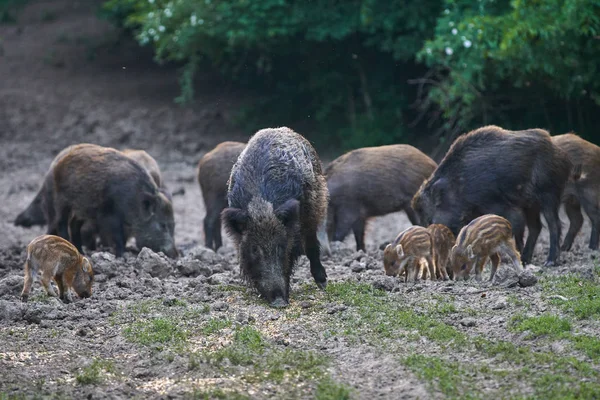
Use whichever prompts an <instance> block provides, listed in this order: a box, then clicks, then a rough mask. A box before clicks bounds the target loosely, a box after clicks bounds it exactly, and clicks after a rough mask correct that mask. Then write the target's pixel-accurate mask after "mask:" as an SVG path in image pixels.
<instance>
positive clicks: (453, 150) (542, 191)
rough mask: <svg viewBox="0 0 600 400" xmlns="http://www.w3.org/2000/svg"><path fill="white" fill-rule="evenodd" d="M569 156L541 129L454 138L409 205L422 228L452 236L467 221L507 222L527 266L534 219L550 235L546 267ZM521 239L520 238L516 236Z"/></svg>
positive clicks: (556, 234)
mask: <svg viewBox="0 0 600 400" xmlns="http://www.w3.org/2000/svg"><path fill="white" fill-rule="evenodd" d="M570 171H571V162H570V161H569V158H568V156H567V155H566V154H565V153H564V152H563V151H562V150H560V149H559V148H557V147H556V146H554V145H553V144H552V141H551V140H550V135H549V134H548V132H546V131H545V130H542V129H529V130H525V131H507V130H504V129H502V128H500V127H497V126H486V127H483V128H479V129H476V130H474V131H472V132H469V133H467V134H465V135H462V136H461V137H459V138H458V139H457V140H456V141H455V142H454V143H453V144H452V146H451V147H450V149H449V150H448V153H447V154H446V156H445V157H444V159H443V160H442V162H441V163H440V164H439V166H438V168H437V169H436V170H435V172H434V173H433V175H432V176H431V177H430V178H429V179H428V180H427V181H426V182H424V183H423V185H422V186H421V188H420V189H419V191H418V192H417V194H416V195H415V197H414V198H413V201H412V206H413V208H414V210H415V212H417V214H419V216H420V218H421V223H423V224H431V223H437V224H444V225H446V226H448V227H449V228H450V230H452V232H453V233H454V234H455V235H456V234H458V231H459V230H460V229H461V228H462V227H463V226H465V225H466V224H467V223H469V221H471V220H473V219H475V218H477V217H479V216H481V215H484V214H497V215H500V216H502V217H504V218H506V219H508V220H509V221H510V223H511V225H512V229H513V232H514V233H515V235H516V236H517V237H516V242H517V246H519V247H521V246H522V235H523V231H524V226H523V225H524V223H525V221H527V227H528V228H529V235H528V237H527V243H526V245H525V248H524V250H523V251H521V248H518V250H519V251H520V252H521V253H522V259H523V261H526V262H529V261H530V260H531V256H532V254H533V249H534V246H535V243H536V241H537V238H538V236H539V233H540V231H541V223H540V218H539V213H540V211H541V213H542V214H543V215H544V217H545V218H546V221H547V224H548V230H549V231H550V251H549V252H548V257H547V261H546V265H553V264H554V263H555V262H556V261H557V259H558V257H559V254H560V249H559V241H560V231H561V226H560V221H559V217H558V209H559V206H560V199H561V196H562V193H563V190H564V187H565V184H566V183H567V180H568V178H569V174H570ZM519 235H520V236H521V237H520V238H519V237H518V236H519Z"/></svg>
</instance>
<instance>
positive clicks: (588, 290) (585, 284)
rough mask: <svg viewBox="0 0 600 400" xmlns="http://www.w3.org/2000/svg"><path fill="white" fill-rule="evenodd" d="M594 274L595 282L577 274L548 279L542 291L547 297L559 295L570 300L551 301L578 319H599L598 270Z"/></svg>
mask: <svg viewBox="0 0 600 400" xmlns="http://www.w3.org/2000/svg"><path fill="white" fill-rule="evenodd" d="M594 274H595V275H596V276H595V278H594V280H590V279H583V278H582V277H581V276H579V275H577V274H566V275H563V276H560V277H551V278H546V279H544V280H543V281H542V289H543V291H544V294H545V295H547V296H549V295H553V294H558V295H561V296H564V297H566V298H568V299H569V300H568V301H564V300H561V299H550V303H551V304H554V305H556V306H558V307H559V308H561V309H562V310H564V311H567V312H570V313H573V314H574V315H575V316H576V317H577V318H579V319H587V318H598V317H600V284H599V283H598V278H597V275H598V272H597V269H596V270H595V272H594Z"/></svg>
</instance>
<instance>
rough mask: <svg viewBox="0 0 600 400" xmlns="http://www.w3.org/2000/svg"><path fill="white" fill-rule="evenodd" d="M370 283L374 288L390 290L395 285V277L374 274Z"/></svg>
mask: <svg viewBox="0 0 600 400" xmlns="http://www.w3.org/2000/svg"><path fill="white" fill-rule="evenodd" d="M372 285H373V287H374V288H375V289H382V290H385V291H387V292H391V291H392V290H393V289H394V287H395V286H396V278H394V277H393V276H376V277H374V279H373V282H372Z"/></svg>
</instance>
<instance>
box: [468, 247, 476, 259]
mask: <svg viewBox="0 0 600 400" xmlns="http://www.w3.org/2000/svg"><path fill="white" fill-rule="evenodd" d="M467 256H468V257H469V258H470V259H471V260H472V259H474V258H475V254H473V246H471V245H468V246H467Z"/></svg>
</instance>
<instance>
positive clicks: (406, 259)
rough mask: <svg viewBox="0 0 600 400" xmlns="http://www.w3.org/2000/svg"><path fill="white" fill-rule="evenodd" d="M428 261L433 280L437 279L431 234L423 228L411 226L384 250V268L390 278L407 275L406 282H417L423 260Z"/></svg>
mask: <svg viewBox="0 0 600 400" xmlns="http://www.w3.org/2000/svg"><path fill="white" fill-rule="evenodd" d="M423 258H424V259H425V260H426V261H427V265H428V268H429V274H430V276H431V279H434V278H435V270H434V264H433V261H432V259H431V234H430V233H429V231H428V230H427V229H426V228H423V227H422V226H411V227H409V228H407V229H405V230H403V231H402V232H400V233H399V234H398V236H397V237H396V239H394V241H393V242H392V243H390V244H388V245H387V246H386V248H385V250H383V268H384V269H385V274H386V275H388V276H397V275H401V274H402V273H403V272H404V273H405V274H406V275H405V277H404V281H405V282H408V281H410V280H414V281H416V280H417V279H418V274H417V273H418V272H419V269H420V264H421V259H423Z"/></svg>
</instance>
